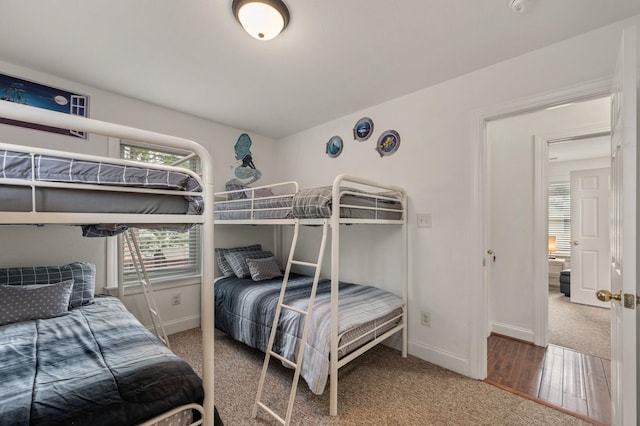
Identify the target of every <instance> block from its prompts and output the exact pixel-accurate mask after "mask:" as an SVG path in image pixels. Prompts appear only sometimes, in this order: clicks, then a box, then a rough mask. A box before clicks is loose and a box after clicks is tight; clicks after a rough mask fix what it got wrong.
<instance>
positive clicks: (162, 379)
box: [0, 297, 204, 425]
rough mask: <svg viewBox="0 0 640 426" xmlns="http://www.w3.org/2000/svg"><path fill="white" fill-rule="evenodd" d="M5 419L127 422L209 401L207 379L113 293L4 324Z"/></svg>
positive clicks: (0, 330)
mask: <svg viewBox="0 0 640 426" xmlns="http://www.w3.org/2000/svg"><path fill="white" fill-rule="evenodd" d="M0 359H2V362H1V363H0V382H1V383H2V386H1V387H0V419H2V423H3V424H20V425H70V424H94V423H95V422H99V423H100V424H101V425H125V424H135V423H139V422H141V421H144V420H147V419H150V418H152V417H154V416H157V415H159V414H161V413H164V412H166V411H168V410H170V409H172V408H175V407H178V406H180V405H183V404H189V403H197V404H201V403H202V400H203V396H204V392H203V389H202V381H201V379H200V378H199V377H198V376H197V375H196V373H195V372H194V371H193V369H192V368H191V367H190V366H189V365H188V364H187V363H186V362H185V361H183V360H182V359H180V358H178V357H177V356H176V355H175V354H173V353H172V352H171V351H170V350H169V349H167V348H166V347H165V346H164V345H163V344H162V343H161V342H160V341H159V340H158V339H157V338H156V337H155V336H153V335H152V334H151V333H150V332H149V331H148V330H147V329H146V328H145V327H144V326H143V325H142V324H140V323H139V322H138V320H136V319H135V318H134V317H133V315H132V314H131V313H129V312H128V311H127V310H126V308H125V307H124V306H123V305H122V303H121V302H120V301H119V300H118V299H116V298H112V297H104V298H96V302H95V304H92V305H86V306H82V307H81V308H76V309H73V310H71V311H70V313H69V314H68V315H65V316H62V317H56V318H50V319H44V320H32V321H24V322H18V323H13V324H8V325H3V326H0Z"/></svg>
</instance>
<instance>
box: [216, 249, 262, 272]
mask: <svg viewBox="0 0 640 426" xmlns="http://www.w3.org/2000/svg"><path fill="white" fill-rule="evenodd" d="M272 256H273V253H271V252H270V251H232V252H229V253H225V254H224V258H225V259H226V260H227V262H228V263H229V266H231V269H233V273H234V274H235V276H236V277H238V278H246V277H249V276H251V272H249V266H248V265H247V259H264V258H267V257H272Z"/></svg>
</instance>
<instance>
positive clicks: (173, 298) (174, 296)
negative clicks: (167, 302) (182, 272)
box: [171, 293, 182, 306]
mask: <svg viewBox="0 0 640 426" xmlns="http://www.w3.org/2000/svg"><path fill="white" fill-rule="evenodd" d="M180 303H182V300H181V298H180V293H173V294H172V295H171V304H172V305H173V306H176V305H179V304H180Z"/></svg>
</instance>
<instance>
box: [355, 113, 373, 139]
mask: <svg viewBox="0 0 640 426" xmlns="http://www.w3.org/2000/svg"><path fill="white" fill-rule="evenodd" d="M371 133H373V120H372V119H370V118H369V117H362V118H361V119H360V120H358V122H357V123H356V125H355V126H354V128H353V138H354V139H355V140H357V141H360V142H362V141H366V140H367V139H369V136H371Z"/></svg>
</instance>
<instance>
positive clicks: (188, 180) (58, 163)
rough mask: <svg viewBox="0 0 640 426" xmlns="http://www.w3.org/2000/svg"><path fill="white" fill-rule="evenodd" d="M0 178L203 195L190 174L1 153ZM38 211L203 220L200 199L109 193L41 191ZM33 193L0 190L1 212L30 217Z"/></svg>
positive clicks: (17, 187) (11, 187) (26, 189)
mask: <svg viewBox="0 0 640 426" xmlns="http://www.w3.org/2000/svg"><path fill="white" fill-rule="evenodd" d="M0 160H1V161H0V178H6V179H20V180H32V179H33V180H35V181H41V182H66V183H79V184H95V185H113V186H123V187H143V188H154V189H165V190H175V191H176V192H180V191H181V192H184V191H186V192H200V191H201V186H200V183H199V182H198V181H197V180H196V179H195V178H194V177H192V176H191V175H189V174H188V173H181V172H179V171H169V170H162V169H157V168H153V166H152V165H150V166H149V167H132V166H128V165H127V166H124V165H121V164H109V163H105V162H93V161H80V160H72V159H69V158H62V157H54V156H47V155H35V156H34V160H33V167H32V161H31V154H28V153H22V152H14V151H4V150H2V151H0ZM35 198H36V209H37V211H42V212H80V213H143V214H202V212H203V207H204V206H203V200H202V197H197V196H180V195H165V194H149V193H126V192H109V191H101V190H95V191H92V190H80V189H77V190H76V189H60V188H44V187H40V188H38V189H37V190H36V197H35ZM31 201H32V199H31V188H30V187H26V186H20V185H11V184H8V185H0V211H17V212H21V211H25V212H28V211H31Z"/></svg>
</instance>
